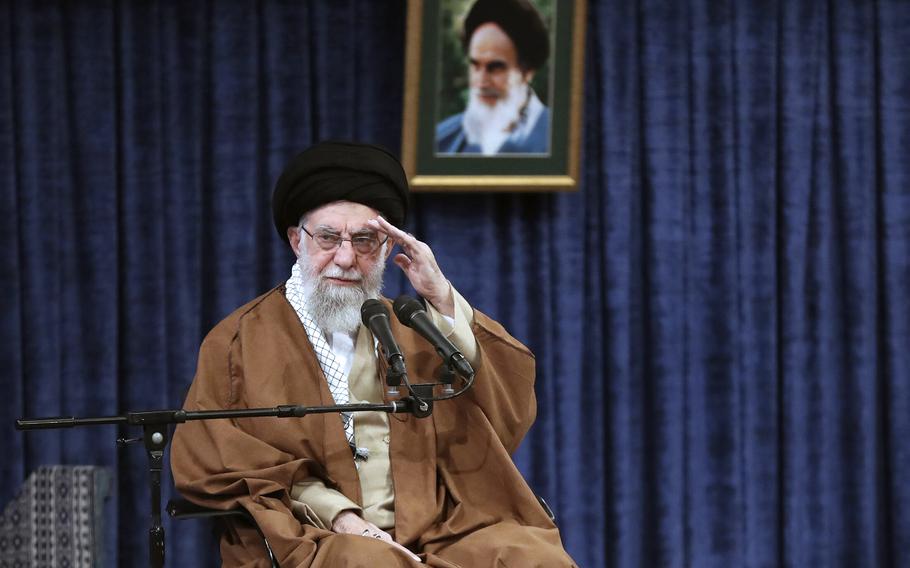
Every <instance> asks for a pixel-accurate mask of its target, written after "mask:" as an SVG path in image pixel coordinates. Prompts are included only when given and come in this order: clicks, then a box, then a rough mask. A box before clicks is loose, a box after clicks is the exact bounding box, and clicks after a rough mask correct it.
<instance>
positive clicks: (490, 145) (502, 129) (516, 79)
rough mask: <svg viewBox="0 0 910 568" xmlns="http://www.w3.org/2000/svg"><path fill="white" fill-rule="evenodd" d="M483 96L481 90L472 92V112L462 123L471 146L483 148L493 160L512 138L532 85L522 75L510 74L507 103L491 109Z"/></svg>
mask: <svg viewBox="0 0 910 568" xmlns="http://www.w3.org/2000/svg"><path fill="white" fill-rule="evenodd" d="M479 93H480V88H479V87H472V88H471V96H470V98H469V99H468V108H467V109H465V112H464V116H463V117H462V120H461V122H462V126H463V127H464V133H465V137H466V138H467V140H468V143H469V144H477V145H479V146H480V151H481V153H482V154H483V155H485V156H489V155H491V154H495V153H496V152H498V151H499V148H500V147H501V146H502V144H503V143H504V142H505V141H506V139H508V138H509V136H510V135H511V134H512V128H513V127H514V126H515V124H517V122H518V119H519V116H518V115H519V111H520V110H521V107H522V105H524V104H525V102H526V101H527V99H528V85H527V83H525V81H524V78H523V77H522V75H521V72H520V71H518V70H517V69H513V70H512V71H511V72H510V73H509V90H508V93H507V94H506V97H505V98H504V99H499V100H498V101H496V104H495V105H493V106H489V105H487V104H486V103H483V102H481V101H480V98H479Z"/></svg>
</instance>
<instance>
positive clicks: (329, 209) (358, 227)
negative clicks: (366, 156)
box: [288, 201, 391, 288]
mask: <svg viewBox="0 0 910 568" xmlns="http://www.w3.org/2000/svg"><path fill="white" fill-rule="evenodd" d="M378 215H379V212H378V211H376V210H375V209H372V208H370V207H367V206H366V205H363V204H360V203H352V202H350V201H336V202H334V203H329V204H327V205H323V206H322V207H320V208H318V209H314V210H313V211H310V212H309V214H308V215H307V216H306V217H307V218H306V223H305V227H304V228H305V229H306V230H307V231H309V232H310V233H311V234H313V235H316V234H318V233H330V234H334V235H339V236H341V237H343V238H345V239H349V238H351V237H357V236H362V235H366V234H375V231H373V230H372V229H371V228H370V227H369V226H368V225H367V221H368V220H369V219H374V218H376V217H377V216H378ZM381 237H382V236H381V235H380V238H381ZM288 239H289V240H290V243H291V248H293V249H294V254H296V255H297V257H298V258H300V256H301V255H307V257H308V264H309V266H310V268H311V270H312V271H313V272H314V273H316V274H319V275H320V280H321V284H323V285H326V286H329V287H338V288H356V287H360V286H361V285H362V282H363V278H364V276H365V275H368V274H371V273H372V272H373V271H374V270H375V269H376V265H377V264H383V263H385V259H386V257H387V256H388V254H389V253H390V252H391V247H388V246H387V247H384V248H382V247H381V248H379V249H378V250H377V251H376V252H374V253H372V254H367V255H364V254H359V253H357V252H356V251H355V250H354V248H353V246H352V245H351V243H350V242H349V241H347V240H346V241H343V242H342V243H341V246H339V247H338V248H336V249H335V250H328V251H327V250H323V249H322V248H320V246H319V245H318V244H317V243H316V242H315V241H314V239H312V238H311V237H309V236H308V235H307V234H306V233H304V232H303V231H299V230H298V229H297V228H296V227H291V228H289V229H288ZM383 251H385V254H383Z"/></svg>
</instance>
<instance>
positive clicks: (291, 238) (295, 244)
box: [288, 227, 301, 258]
mask: <svg viewBox="0 0 910 568" xmlns="http://www.w3.org/2000/svg"><path fill="white" fill-rule="evenodd" d="M300 233H301V230H300V229H298V228H297V227H288V242H289V243H291V250H293V251H294V255H295V256H296V257H297V258H300Z"/></svg>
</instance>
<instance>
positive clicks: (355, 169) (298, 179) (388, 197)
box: [272, 142, 409, 241]
mask: <svg viewBox="0 0 910 568" xmlns="http://www.w3.org/2000/svg"><path fill="white" fill-rule="evenodd" d="M408 195H409V192H408V179H407V177H406V176H405V175H404V170H403V169H402V168H401V164H400V163H399V162H398V159H396V158H395V156H393V155H392V154H390V153H389V152H388V151H386V150H384V149H383V148H380V147H379V146H373V145H371V144H360V143H357V142H320V143H318V144H316V145H314V146H310V147H309V148H307V149H306V150H304V151H303V152H301V153H299V154H297V155H296V156H295V157H294V159H292V160H291V161H290V162H289V163H288V165H287V166H285V168H284V171H283V172H282V173H281V177H279V178H278V182H277V183H276V184H275V192H274V193H273V194H272V216H273V218H274V219H275V228H276V229H277V230H278V234H279V235H281V238H283V239H284V240H285V241H287V240H288V235H287V229H288V227H291V226H295V225H297V223H298V222H299V221H300V217H302V216H303V214H304V213H306V212H307V211H312V210H313V209H316V208H318V207H321V206H322V205H325V204H327V203H331V202H333V201H353V202H355V203H362V204H364V205H366V206H368V207H372V208H373V209H376V210H377V211H379V212H380V213H382V216H383V217H385V218H386V220H387V221H388V222H389V223H391V224H393V225H395V226H396V227H401V226H403V225H404V221H405V218H406V217H407V213H408Z"/></svg>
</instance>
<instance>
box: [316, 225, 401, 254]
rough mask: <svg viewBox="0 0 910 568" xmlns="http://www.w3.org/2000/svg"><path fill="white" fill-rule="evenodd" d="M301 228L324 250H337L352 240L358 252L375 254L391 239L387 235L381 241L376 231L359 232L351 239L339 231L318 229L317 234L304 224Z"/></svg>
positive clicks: (353, 246) (352, 245)
mask: <svg viewBox="0 0 910 568" xmlns="http://www.w3.org/2000/svg"><path fill="white" fill-rule="evenodd" d="M300 230H301V231H303V232H304V233H306V234H307V235H309V237H310V238H311V239H313V242H315V243H316V244H317V245H318V246H319V248H321V249H322V250H324V251H331V250H336V249H338V247H340V246H341V243H343V242H344V241H350V243H351V247H352V248H353V249H354V251H355V252H357V253H358V254H373V253H374V252H376V251H377V250H379V247H381V246H382V245H384V244H385V242H386V241H387V240H389V236H388V235H386V236H385V238H384V239H382V240H381V241H380V240H379V237H378V236H377V235H376V233H365V234H359V235H354V236H353V237H351V238H350V239H345V238H343V237H342V236H341V235H339V234H337V233H329V232H327V231H317V232H316V234H313V233H311V232H309V231H307V230H306V227H303V226H301V227H300Z"/></svg>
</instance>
